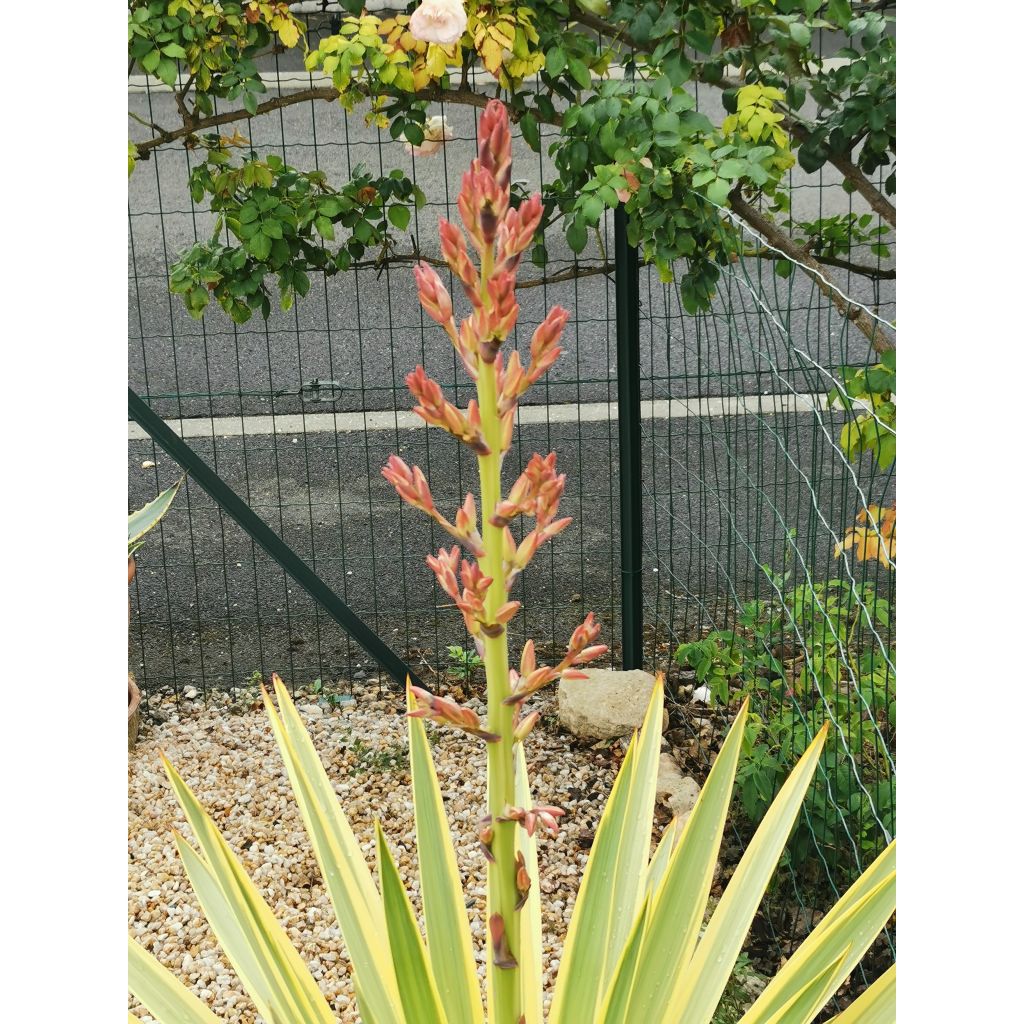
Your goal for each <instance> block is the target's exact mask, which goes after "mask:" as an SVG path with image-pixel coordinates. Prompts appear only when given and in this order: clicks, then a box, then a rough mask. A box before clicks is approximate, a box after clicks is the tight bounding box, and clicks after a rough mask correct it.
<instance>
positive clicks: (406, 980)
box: [376, 821, 445, 1024]
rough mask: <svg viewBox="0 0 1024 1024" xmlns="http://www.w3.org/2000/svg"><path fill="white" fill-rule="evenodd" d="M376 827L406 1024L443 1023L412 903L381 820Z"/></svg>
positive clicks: (390, 942)
mask: <svg viewBox="0 0 1024 1024" xmlns="http://www.w3.org/2000/svg"><path fill="white" fill-rule="evenodd" d="M376 827H377V857H378V863H379V865H380V888H381V895H382V896H383V900H384V918H385V920H386V922H387V935H388V945H389V946H390V947H391V959H392V961H393V962H394V965H395V974H396V975H397V976H398V977H399V978H400V979H401V984H400V985H399V986H398V994H399V998H400V999H401V1001H402V1010H403V1011H404V1013H405V1019H406V1020H407V1021H409V1024H445V1015H444V1012H443V1010H442V1009H441V1002H440V998H439V997H438V993H437V987H436V986H435V985H434V978H433V975H432V974H431V972H430V965H429V964H428V963H427V951H426V949H424V947H423V936H422V935H420V930H419V927H418V926H417V924H416V917H415V915H414V914H413V912H412V904H411V903H410V902H409V897H408V895H407V894H406V891H405V886H404V885H402V880H401V878H400V877H399V875H398V868H397V867H395V862H394V860H393V859H392V857H391V851H390V850H389V849H388V844H387V841H386V840H385V839H384V832H383V830H382V829H381V827H380V822H379V821H378V822H376Z"/></svg>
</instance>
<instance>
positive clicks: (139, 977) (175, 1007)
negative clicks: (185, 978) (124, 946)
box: [128, 936, 221, 1024]
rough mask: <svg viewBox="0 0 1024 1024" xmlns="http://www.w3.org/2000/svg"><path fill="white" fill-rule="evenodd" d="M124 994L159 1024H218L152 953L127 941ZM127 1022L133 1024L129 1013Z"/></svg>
mask: <svg viewBox="0 0 1024 1024" xmlns="http://www.w3.org/2000/svg"><path fill="white" fill-rule="evenodd" d="M128 991H129V992H131V994H132V995H133V996H135V998H136V999H138V1001H139V1002H140V1003H142V1005H143V1006H145V1007H146V1009H147V1010H148V1011H149V1013H150V1015H151V1016H153V1017H155V1018H156V1019H157V1020H158V1021H159V1022H160V1024H221V1020H220V1018H219V1017H217V1016H216V1015H215V1014H214V1013H213V1012H212V1011H211V1010H210V1008H209V1007H208V1006H207V1005H206V1003H204V1002H203V1001H202V1000H201V999H200V998H199V997H198V996H196V995H194V994H193V993H192V991H191V990H190V989H188V988H186V987H185V985H184V984H183V983H182V982H180V981H179V980H178V979H177V978H176V977H175V976H174V975H173V974H171V972H170V971H169V970H168V969H167V968H166V967H164V965H163V964H162V963H160V961H159V960H157V958H156V957H155V956H153V954H152V953H149V952H147V951H146V950H145V949H143V948H142V946H140V945H139V943H138V942H136V941H135V939H133V938H132V937H131V936H129V937H128ZM128 1020H129V1022H130V1021H132V1020H137V1018H135V1017H133V1015H132V1014H131V1013H129V1014H128Z"/></svg>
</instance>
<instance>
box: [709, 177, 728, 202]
mask: <svg viewBox="0 0 1024 1024" xmlns="http://www.w3.org/2000/svg"><path fill="white" fill-rule="evenodd" d="M731 188H732V185H731V183H730V182H728V181H726V180H725V178H715V180H714V181H713V182H711V184H710V185H708V188H707V195H708V199H710V200H711V202H713V203H715V204H716V205H717V206H725V204H726V203H727V202H728V201H729V191H730V189H731Z"/></svg>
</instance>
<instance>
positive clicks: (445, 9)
mask: <svg viewBox="0 0 1024 1024" xmlns="http://www.w3.org/2000/svg"><path fill="white" fill-rule="evenodd" d="M466 21H467V18H466V9H465V7H463V5H462V0H424V2H423V3H422V4H420V5H419V7H417V8H416V10H415V11H413V12H412V17H411V18H410V19H409V31H410V32H412V34H413V35H414V36H415V37H416V38H417V39H419V40H420V42H423V43H439V44H440V45H441V46H450V45H451V44H452V43H457V42H458V41H459V40H460V39H461V38H462V33H463V32H465V31H466Z"/></svg>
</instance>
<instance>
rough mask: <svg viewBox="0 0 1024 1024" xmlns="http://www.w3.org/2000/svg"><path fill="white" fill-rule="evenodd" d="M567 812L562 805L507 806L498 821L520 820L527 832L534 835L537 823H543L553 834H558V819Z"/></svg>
mask: <svg viewBox="0 0 1024 1024" xmlns="http://www.w3.org/2000/svg"><path fill="white" fill-rule="evenodd" d="M563 814H565V811H563V810H562V808H561V807H531V808H530V809H529V810H525V809H524V808H522V807H506V808H505V813H504V814H502V815H501V817H500V818H498V821H518V822H519V824H520V825H522V826H523V828H525V829H526V834H527V835H528V836H532V835H533V833H534V832H535V831H536V828H537V825H538V824H540V825H543V826H544V827H545V828H546V829H547V830H548V831H549V832H550V833H551V834H552V835H558V819H559V818H560V817H561V816H562V815H563Z"/></svg>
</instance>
